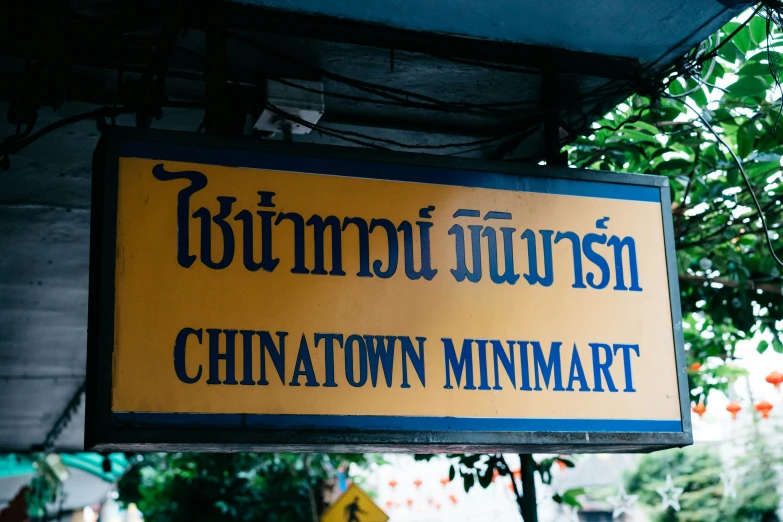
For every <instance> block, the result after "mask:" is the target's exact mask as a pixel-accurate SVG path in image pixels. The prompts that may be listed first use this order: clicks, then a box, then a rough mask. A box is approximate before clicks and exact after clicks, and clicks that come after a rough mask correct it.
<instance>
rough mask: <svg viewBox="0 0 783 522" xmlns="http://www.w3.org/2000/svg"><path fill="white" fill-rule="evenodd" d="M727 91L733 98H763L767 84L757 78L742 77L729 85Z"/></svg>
mask: <svg viewBox="0 0 783 522" xmlns="http://www.w3.org/2000/svg"><path fill="white" fill-rule="evenodd" d="M728 91H729V94H730V95H731V96H733V97H735V98H746V97H748V96H759V97H763V96H765V95H766V94H767V82H766V80H764V79H763V78H761V77H759V76H742V77H740V79H739V80H737V81H736V82H734V83H732V84H731V85H729V88H728Z"/></svg>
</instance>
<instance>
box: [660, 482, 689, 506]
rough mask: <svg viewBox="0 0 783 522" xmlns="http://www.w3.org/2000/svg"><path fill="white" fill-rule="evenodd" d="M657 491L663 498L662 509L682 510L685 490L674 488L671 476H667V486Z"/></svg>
mask: <svg viewBox="0 0 783 522" xmlns="http://www.w3.org/2000/svg"><path fill="white" fill-rule="evenodd" d="M655 491H657V492H658V494H659V495H660V496H661V509H666V508H667V507H671V508H672V509H674V510H675V511H679V510H680V495H682V492H683V491H685V490H684V489H683V488H675V487H674V483H673V482H672V476H671V475H666V485H665V486H664V487H662V488H657V489H656V490H655Z"/></svg>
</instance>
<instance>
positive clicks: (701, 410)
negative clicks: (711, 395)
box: [691, 402, 707, 418]
mask: <svg viewBox="0 0 783 522" xmlns="http://www.w3.org/2000/svg"><path fill="white" fill-rule="evenodd" d="M691 410H692V411H693V413H695V414H696V415H698V416H699V418H701V416H702V415H704V413H705V412H706V411H707V407H706V406H705V405H704V403H703V402H700V403H699V404H697V405H696V406H694V407H693V408H691Z"/></svg>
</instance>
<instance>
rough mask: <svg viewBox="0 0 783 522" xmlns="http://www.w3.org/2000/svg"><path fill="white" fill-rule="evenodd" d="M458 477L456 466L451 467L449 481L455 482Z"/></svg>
mask: <svg viewBox="0 0 783 522" xmlns="http://www.w3.org/2000/svg"><path fill="white" fill-rule="evenodd" d="M456 476H457V470H456V469H454V466H453V465H451V466H449V480H454V477H456Z"/></svg>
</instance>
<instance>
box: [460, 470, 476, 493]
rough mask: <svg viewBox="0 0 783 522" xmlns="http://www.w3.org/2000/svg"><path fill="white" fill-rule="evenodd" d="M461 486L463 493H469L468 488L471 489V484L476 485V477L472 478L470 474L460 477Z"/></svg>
mask: <svg viewBox="0 0 783 522" xmlns="http://www.w3.org/2000/svg"><path fill="white" fill-rule="evenodd" d="M462 481H463V486H464V487H465V493H467V492H468V491H470V488H472V487H473V484H475V483H476V477H474V476H473V475H472V474H467V475H463V476H462Z"/></svg>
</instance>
